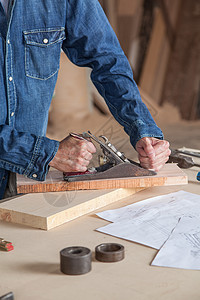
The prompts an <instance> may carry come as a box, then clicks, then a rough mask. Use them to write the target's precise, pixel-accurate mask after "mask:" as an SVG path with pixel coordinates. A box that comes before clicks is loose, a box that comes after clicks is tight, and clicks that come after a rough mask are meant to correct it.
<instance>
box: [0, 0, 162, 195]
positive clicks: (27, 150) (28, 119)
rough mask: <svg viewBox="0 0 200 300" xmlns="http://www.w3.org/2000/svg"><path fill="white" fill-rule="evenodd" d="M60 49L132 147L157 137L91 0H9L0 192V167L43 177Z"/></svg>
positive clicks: (1, 48) (0, 87) (3, 20)
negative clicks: (87, 76) (85, 74)
mask: <svg viewBox="0 0 200 300" xmlns="http://www.w3.org/2000/svg"><path fill="white" fill-rule="evenodd" d="M61 49H63V51H64V52H65V53H66V55H67V56H68V58H69V59H70V60H71V61H72V62H73V63H74V64H76V65H78V66H81V67H89V68H91V79H92V81H93V83H94V85H95V86H96V88H97V90H98V91H99V93H100V94H101V95H102V96H103V97H104V99H105V101H106V103H107V105H108V107H109V109H110V111H111V113H112V114H113V116H114V117H115V118H116V120H117V121H118V122H119V123H120V124H121V125H122V126H123V127H124V129H125V131H126V133H127V134H128V135H129V136H130V141H131V143H132V145H133V146H134V147H135V144H136V142H137V141H138V140H139V139H141V138H142V137H144V136H152V137H157V138H161V139H162V138H163V135H162V132H161V130H160V129H159V128H158V127H157V126H156V124H155V122H154V121H153V119H152V117H151V115H150V113H149V111H148V110H147V108H146V106H145V105H144V104H143V102H142V101H141V98H140V95H139V92H138V89H137V86H136V84H135V82H134V80H133V74H132V71H131V68H130V65H129V63H128V60H127V58H126V57H125V55H124V53H123V51H122V49H121V47H120V45H119V42H118V40H117V38H116V36H115V34H114V32H113V30H112V28H111V26H110V25H109V22H108V20H107V18H106V17H105V14H104V12H103V10H102V8H101V6H100V4H99V2H98V1H97V0H73V1H72V0H43V1H35V0H10V3H9V7H8V13H7V16H6V14H5V11H4V9H3V7H2V5H1V4H0V191H1V195H0V197H1V196H2V194H3V192H4V188H5V184H6V180H7V174H8V172H7V171H12V172H16V173H19V174H24V175H25V176H27V177H29V178H32V179H35V180H39V181H42V180H45V176H46V174H47V172H48V165H49V162H50V161H51V160H52V159H53V157H54V156H55V154H56V152H57V150H58V147H59V142H58V141H54V140H50V139H48V138H47V137H45V134H46V128H47V122H48V110H49V106H50V103H51V99H52V95H53V91H54V88H55V84H56V80H57V75H58V70H59V61H60V52H61Z"/></svg>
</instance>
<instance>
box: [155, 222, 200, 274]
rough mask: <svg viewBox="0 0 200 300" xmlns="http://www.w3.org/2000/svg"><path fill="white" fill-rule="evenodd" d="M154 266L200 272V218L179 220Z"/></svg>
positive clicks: (157, 256)
mask: <svg viewBox="0 0 200 300" xmlns="http://www.w3.org/2000/svg"><path fill="white" fill-rule="evenodd" d="M152 265H153V266H164V267H173V268H183V269H193V270H200V216H199V217H182V218H181V219H180V220H179V223H178V225H177V226H176V227H175V229H174V230H173V232H172V233H171V235H170V237H169V238H168V240H167V241H166V242H165V243H164V245H163V246H162V248H161V249H160V251H159V252H158V254H157V255H156V257H155V259H154V260H153V262H152Z"/></svg>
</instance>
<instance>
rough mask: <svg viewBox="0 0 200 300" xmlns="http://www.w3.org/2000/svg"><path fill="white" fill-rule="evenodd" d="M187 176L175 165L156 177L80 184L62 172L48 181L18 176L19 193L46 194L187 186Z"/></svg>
mask: <svg viewBox="0 0 200 300" xmlns="http://www.w3.org/2000/svg"><path fill="white" fill-rule="evenodd" d="M187 182H188V181H187V175H186V174H185V173H184V172H183V171H182V170H181V169H179V168H178V167H177V166H176V165H175V164H166V165H165V166H164V167H163V169H162V170H161V171H159V172H158V174H157V175H155V176H149V177H148V176H143V177H128V178H118V179H104V180H88V181H80V182H66V181H64V180H63V175H62V173H61V172H59V171H56V170H52V171H50V172H49V174H48V175H47V178H46V181H44V182H39V181H34V180H31V179H29V178H25V177H24V176H21V175H18V176H17V192H18V193H22V194H26V193H44V192H58V191H76V190H98V189H118V188H127V189H129V188H130V189H132V188H141V187H142V188H148V187H152V186H163V185H179V184H187Z"/></svg>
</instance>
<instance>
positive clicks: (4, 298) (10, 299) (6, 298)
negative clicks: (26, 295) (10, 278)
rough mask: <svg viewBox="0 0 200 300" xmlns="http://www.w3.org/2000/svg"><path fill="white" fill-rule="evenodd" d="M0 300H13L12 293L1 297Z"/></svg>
mask: <svg viewBox="0 0 200 300" xmlns="http://www.w3.org/2000/svg"><path fill="white" fill-rule="evenodd" d="M0 300H14V295H13V292H10V293H8V294H6V295H3V296H1V297H0Z"/></svg>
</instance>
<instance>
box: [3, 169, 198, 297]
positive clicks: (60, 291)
mask: <svg viewBox="0 0 200 300" xmlns="http://www.w3.org/2000/svg"><path fill="white" fill-rule="evenodd" d="M197 171H198V169H195V168H193V169H191V170H187V171H186V173H187V174H188V176H189V184H188V185H186V186H169V187H152V188H148V189H146V190H143V191H140V192H138V193H136V194H135V195H132V196H130V197H129V198H126V199H125V200H121V201H118V202H116V203H115V204H111V205H109V206H107V207H105V208H104V209H101V210H105V209H110V208H117V207H120V206H124V205H128V204H131V203H133V202H135V201H139V200H142V199H146V198H149V197H154V196H157V195H162V194H167V193H170V192H175V191H178V190H185V191H189V192H193V193H197V194H200V182H197V181H196V179H195V175H196V174H197ZM106 224H108V222H107V221H105V220H102V219H100V218H98V217H96V216H95V215H94V213H92V214H88V215H86V216H83V217H80V218H78V219H76V220H74V221H71V222H69V223H67V224H64V225H62V226H59V227H57V228H55V229H52V230H50V231H43V230H39V229H34V228H30V227H26V226H22V225H17V224H11V223H6V222H3V221H1V222H0V229H1V230H0V236H1V237H4V238H5V239H6V240H9V241H11V242H12V243H13V245H14V247H15V249H14V250H13V251H11V252H3V251H1V252H0V296H1V295H3V294H5V293H8V292H9V291H13V293H14V296H15V300H36V299H39V300H54V299H55V300H61V299H62V300H63V299H73V300H79V299H80V300H84V299H87V300H90V299H92V300H118V299H120V300H122V299H125V300H129V299H130V300H132V299H134V300H143V299H145V300H146V299H148V300H149V299H150V300H151V299H152V300H157V299H159V300H161V299H162V300H174V299H176V300H179V299H180V300H188V299H190V300H196V299H198V300H199V299H200V271H192V270H182V269H173V268H163V267H153V266H150V263H151V261H152V260H153V258H154V257H155V255H156V253H157V250H155V249H151V248H148V247H145V246H142V245H139V244H136V243H133V242H129V241H125V240H122V239H118V238H115V237H111V236H108V235H105V234H102V233H99V232H97V231H95V229H96V228H99V227H101V226H104V225H106ZM103 242H118V243H121V244H123V245H124V246H125V259H124V260H123V261H121V262H117V263H101V262H98V261H95V259H93V262H92V271H91V272H90V273H87V274H85V275H79V276H68V275H64V274H62V273H61V272H60V270H59V251H60V250H61V249H63V248H65V247H68V246H85V247H88V248H90V249H91V250H92V251H94V248H95V246H96V245H98V244H100V243H103Z"/></svg>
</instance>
